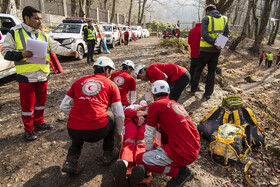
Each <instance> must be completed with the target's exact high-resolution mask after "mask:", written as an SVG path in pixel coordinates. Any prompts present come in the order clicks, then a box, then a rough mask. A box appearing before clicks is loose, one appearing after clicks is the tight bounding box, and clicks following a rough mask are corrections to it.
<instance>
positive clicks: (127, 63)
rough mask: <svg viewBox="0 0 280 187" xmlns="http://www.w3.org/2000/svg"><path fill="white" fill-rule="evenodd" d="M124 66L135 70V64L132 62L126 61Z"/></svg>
mask: <svg viewBox="0 0 280 187" xmlns="http://www.w3.org/2000/svg"><path fill="white" fill-rule="evenodd" d="M122 64H123V65H127V66H130V67H132V68H133V69H134V68H135V65H134V63H133V62H132V61H131V60H125V61H124V62H123V63H122Z"/></svg>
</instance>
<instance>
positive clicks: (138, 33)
mask: <svg viewBox="0 0 280 187" xmlns="http://www.w3.org/2000/svg"><path fill="white" fill-rule="evenodd" d="M131 30H132V32H133V34H134V36H135V38H136V39H139V38H142V37H143V34H142V27H141V26H132V27H131Z"/></svg>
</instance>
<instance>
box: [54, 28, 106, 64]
mask: <svg viewBox="0 0 280 187" xmlns="http://www.w3.org/2000/svg"><path fill="white" fill-rule="evenodd" d="M85 26H87V24H86V23H61V24H59V25H58V26H57V27H56V28H55V29H54V30H53V31H52V32H51V33H50V36H51V37H52V38H53V39H54V40H56V41H58V42H59V43H61V46H64V47H67V48H69V49H73V50H77V51H78V59H80V60H81V59H83V57H84V55H85V53H87V51H88V49H87V45H86V43H85V41H84V27H85ZM94 29H95V33H96V39H97V40H96V43H95V48H94V50H95V51H98V53H102V52H103V43H102V41H101V39H100V36H99V32H98V31H97V28H96V25H94Z"/></svg>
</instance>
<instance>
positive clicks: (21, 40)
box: [14, 28, 50, 74]
mask: <svg viewBox="0 0 280 187" xmlns="http://www.w3.org/2000/svg"><path fill="white" fill-rule="evenodd" d="M14 33H15V35H14V36H15V43H16V50H18V51H23V50H26V44H27V39H28V38H29V39H32V38H31V37H30V36H29V35H28V34H27V33H26V31H25V30H24V29H23V28H19V29H16V30H14ZM37 40H39V41H43V42H47V43H48V48H47V54H46V64H35V63H30V62H26V58H23V59H21V61H15V68H16V71H17V74H21V73H28V72H35V71H39V70H41V71H43V72H44V73H49V72H50V65H49V64H50V46H49V41H48V35H47V34H45V33H44V32H43V31H41V30H39V31H38V33H37Z"/></svg>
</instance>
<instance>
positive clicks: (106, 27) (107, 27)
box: [103, 25, 112, 31]
mask: <svg viewBox="0 0 280 187" xmlns="http://www.w3.org/2000/svg"><path fill="white" fill-rule="evenodd" d="M103 28H104V30H105V31H112V26H105V25H103Z"/></svg>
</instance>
